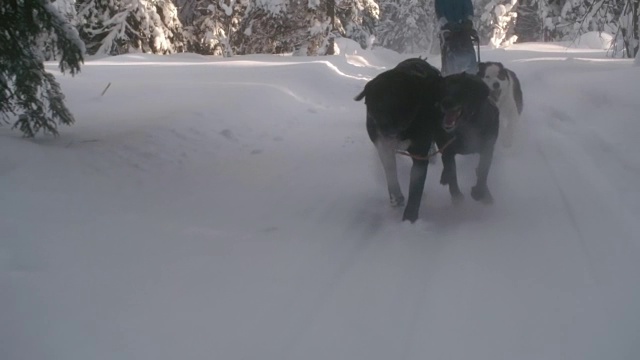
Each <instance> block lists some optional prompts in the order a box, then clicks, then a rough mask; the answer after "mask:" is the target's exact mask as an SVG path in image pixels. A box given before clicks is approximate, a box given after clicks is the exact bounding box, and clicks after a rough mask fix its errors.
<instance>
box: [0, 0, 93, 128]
mask: <svg viewBox="0 0 640 360" xmlns="http://www.w3.org/2000/svg"><path fill="white" fill-rule="evenodd" d="M47 32H52V33H53V34H55V37H51V39H52V44H53V46H54V47H55V48H56V49H57V50H59V54H60V55H59V56H60V63H59V64H60V71H62V72H63V73H64V72H66V71H69V72H70V73H71V74H72V75H74V74H76V73H77V72H78V71H80V64H81V63H82V62H83V54H84V44H83V42H82V41H81V40H80V37H79V36H78V33H77V31H76V29H75V28H74V27H73V26H72V25H71V24H70V23H69V21H68V19H67V18H65V17H64V16H63V15H62V14H61V13H60V12H59V11H58V10H57V9H56V7H55V6H53V5H52V4H51V3H50V2H49V0H14V1H2V2H0V49H2V51H0V119H1V120H2V121H4V122H7V123H8V122H10V121H11V120H12V119H13V118H14V117H15V116H17V121H15V123H14V128H18V129H20V130H21V131H22V133H23V134H24V135H25V136H27V137H33V136H35V134H36V133H38V131H40V130H43V131H45V132H50V133H53V134H57V133H58V131H57V124H58V123H62V124H67V125H68V124H71V123H73V122H74V118H73V115H72V114H71V112H69V109H67V107H66V105H65V104H64V95H63V93H62V91H61V89H60V85H59V84H58V82H57V81H56V79H55V77H54V76H53V75H52V74H51V73H49V72H47V71H45V68H44V64H43V58H44V56H43V53H42V49H41V48H39V47H38V45H39V44H38V39H39V38H41V36H42V35H43V34H44V33H47Z"/></svg>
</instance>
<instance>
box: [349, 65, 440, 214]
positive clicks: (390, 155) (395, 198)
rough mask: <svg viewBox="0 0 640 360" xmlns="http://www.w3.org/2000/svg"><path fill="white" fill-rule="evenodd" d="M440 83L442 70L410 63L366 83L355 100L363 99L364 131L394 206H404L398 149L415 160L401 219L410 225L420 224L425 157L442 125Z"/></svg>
mask: <svg viewBox="0 0 640 360" xmlns="http://www.w3.org/2000/svg"><path fill="white" fill-rule="evenodd" d="M441 80H442V77H441V75H440V71H439V70H438V69H436V68H435V67H433V66H431V65H430V64H429V63H427V62H426V60H423V59H417V58H413V59H408V60H405V61H403V62H401V63H399V64H398V65H397V66H396V67H395V68H393V69H391V70H388V71H385V72H383V73H382V74H380V75H378V76H376V77H375V78H374V79H373V80H371V81H369V82H368V83H367V85H366V86H365V88H364V90H363V91H362V92H361V93H360V94H359V95H358V96H356V98H355V100H356V101H359V100H362V99H363V98H365V97H366V99H365V104H366V106H367V132H368V134H369V138H370V139H371V141H372V142H373V143H374V144H375V146H376V149H377V150H378V155H379V156H380V161H381V162H382V166H383V168H384V172H385V175H386V178H387V187H388V189H389V198H390V201H391V205H392V206H402V205H403V204H404V196H403V195H402V191H401V190H400V185H399V183H398V174H397V167H396V158H395V153H396V150H398V149H400V148H403V149H406V150H407V151H408V152H409V153H411V154H414V155H416V157H414V158H413V165H412V167H411V181H410V184H409V199H408V201H407V206H406V208H405V210H404V215H403V220H409V221H411V222H414V221H415V220H416V219H418V211H419V209H420V201H421V198H422V193H423V190H424V182H425V180H426V177H427V166H428V164H429V162H428V161H427V160H426V156H427V155H428V153H429V148H430V147H431V144H432V142H433V136H434V134H435V133H436V131H437V128H438V127H439V123H440V121H439V119H440V118H441V114H440V111H439V109H438V107H437V106H436V103H437V101H438V95H439V94H438V91H439V84H440V82H441Z"/></svg>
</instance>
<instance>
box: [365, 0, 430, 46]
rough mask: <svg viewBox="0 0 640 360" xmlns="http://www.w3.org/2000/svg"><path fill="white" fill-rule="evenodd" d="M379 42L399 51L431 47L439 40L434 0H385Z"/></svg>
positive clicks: (382, 2)
mask: <svg viewBox="0 0 640 360" xmlns="http://www.w3.org/2000/svg"><path fill="white" fill-rule="evenodd" d="M380 8H381V15H380V17H381V19H380V24H379V25H378V27H377V28H376V30H377V35H376V37H377V43H378V44H380V45H381V46H383V47H386V48H389V49H392V50H395V51H397V52H401V53H402V52H412V53H415V52H420V51H424V50H429V49H431V47H432V44H433V43H435V42H437V41H438V39H437V32H438V28H437V24H436V22H435V5H434V2H433V0H410V1H405V0H383V1H381V2H380Z"/></svg>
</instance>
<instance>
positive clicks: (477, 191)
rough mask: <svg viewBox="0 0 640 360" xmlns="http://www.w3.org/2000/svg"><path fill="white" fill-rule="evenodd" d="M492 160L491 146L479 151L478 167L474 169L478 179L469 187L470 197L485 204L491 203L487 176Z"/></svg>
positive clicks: (491, 198) (491, 197)
mask: <svg viewBox="0 0 640 360" xmlns="http://www.w3.org/2000/svg"><path fill="white" fill-rule="evenodd" d="M492 160H493V146H488V147H487V148H485V149H484V151H482V152H481V153H480V161H479V163H478V168H477V169H476V175H477V176H478V181H477V182H476V185H475V186H474V187H472V188H471V197H472V198H473V200H476V201H481V202H483V203H485V204H491V203H493V196H491V192H490V191H489V188H488V187H487V177H488V176H489V169H490V168H491V162H492Z"/></svg>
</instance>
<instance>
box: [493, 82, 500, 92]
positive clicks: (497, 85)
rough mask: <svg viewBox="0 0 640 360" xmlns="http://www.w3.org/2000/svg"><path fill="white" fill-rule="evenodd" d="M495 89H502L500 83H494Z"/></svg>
mask: <svg viewBox="0 0 640 360" xmlns="http://www.w3.org/2000/svg"><path fill="white" fill-rule="evenodd" d="M493 89H494V90H498V89H500V83H499V82H497V81H496V82H494V83H493Z"/></svg>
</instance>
